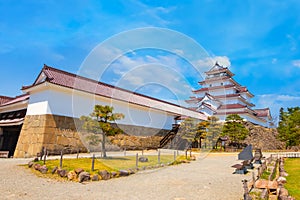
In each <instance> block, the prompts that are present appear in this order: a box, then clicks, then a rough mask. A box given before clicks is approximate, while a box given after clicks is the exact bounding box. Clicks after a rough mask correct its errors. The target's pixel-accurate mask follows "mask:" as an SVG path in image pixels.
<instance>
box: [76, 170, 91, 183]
mask: <svg viewBox="0 0 300 200" xmlns="http://www.w3.org/2000/svg"><path fill="white" fill-rule="evenodd" d="M88 180H90V173H88V172H81V173H80V174H79V176H78V181H79V183H82V182H83V181H88Z"/></svg>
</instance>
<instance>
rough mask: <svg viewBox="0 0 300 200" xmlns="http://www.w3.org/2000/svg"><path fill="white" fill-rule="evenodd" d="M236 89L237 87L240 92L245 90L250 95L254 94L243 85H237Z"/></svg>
mask: <svg viewBox="0 0 300 200" xmlns="http://www.w3.org/2000/svg"><path fill="white" fill-rule="evenodd" d="M237 89H238V90H239V91H240V92H241V93H243V92H247V93H249V94H250V96H254V95H253V94H252V93H251V92H250V91H249V90H248V88H247V87H245V86H241V87H238V88H237Z"/></svg>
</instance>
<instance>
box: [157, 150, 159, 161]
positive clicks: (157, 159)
mask: <svg viewBox="0 0 300 200" xmlns="http://www.w3.org/2000/svg"><path fill="white" fill-rule="evenodd" d="M157 162H158V164H160V150H158V155H157Z"/></svg>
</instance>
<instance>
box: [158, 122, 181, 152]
mask: <svg viewBox="0 0 300 200" xmlns="http://www.w3.org/2000/svg"><path fill="white" fill-rule="evenodd" d="M179 126H180V125H179V124H173V127H172V130H170V131H169V132H168V133H167V135H165V136H164V137H163V139H161V141H160V145H159V148H163V147H165V146H166V145H167V144H168V143H169V142H170V141H172V140H173V139H174V138H175V136H176V134H177V132H178V130H179Z"/></svg>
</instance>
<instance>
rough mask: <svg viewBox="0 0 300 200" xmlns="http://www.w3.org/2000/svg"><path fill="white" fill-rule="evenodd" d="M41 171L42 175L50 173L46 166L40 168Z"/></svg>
mask: <svg viewBox="0 0 300 200" xmlns="http://www.w3.org/2000/svg"><path fill="white" fill-rule="evenodd" d="M39 171H40V172H41V173H42V174H46V173H47V171H48V167H47V166H46V165H43V166H41V167H40V169H39Z"/></svg>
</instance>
